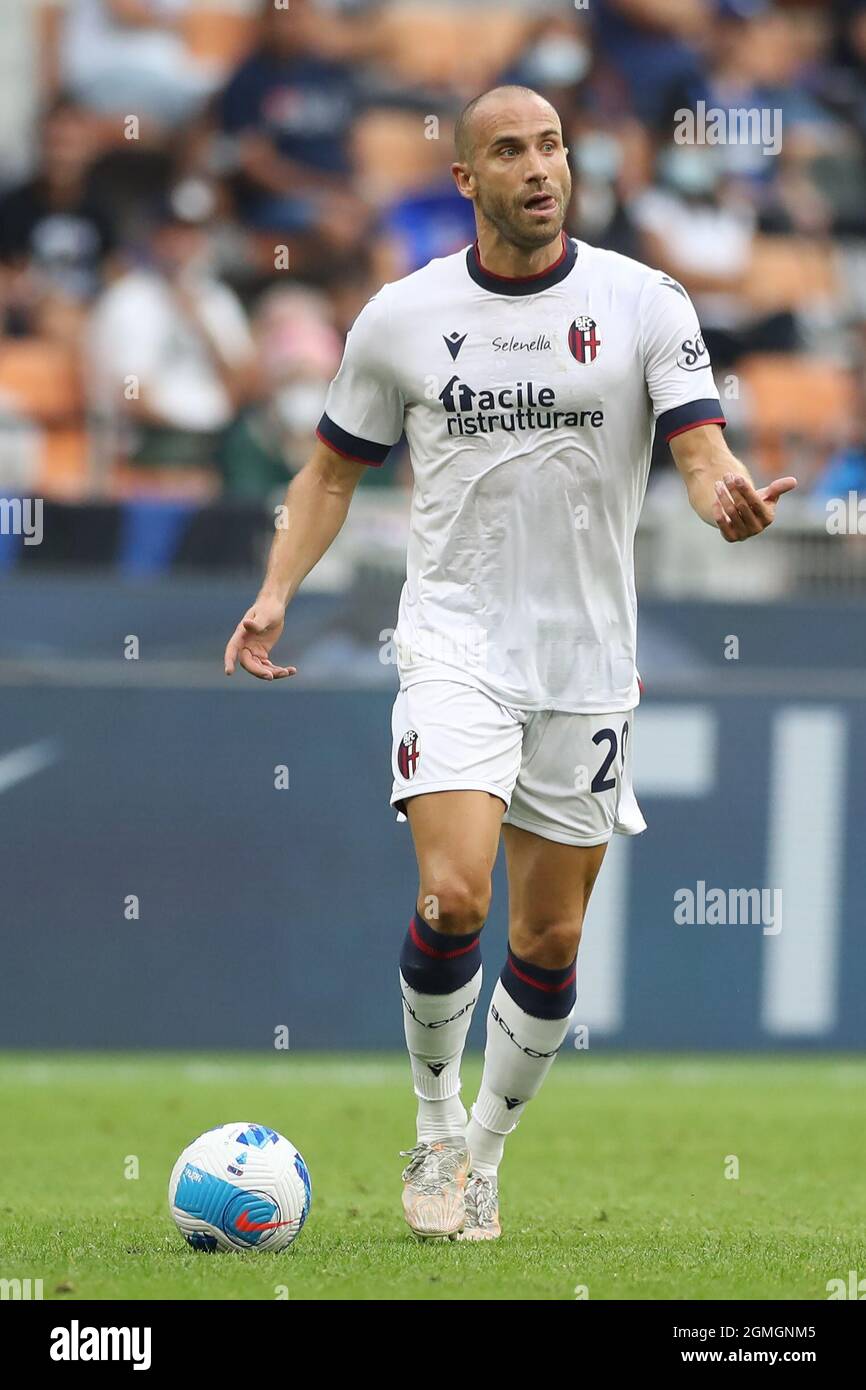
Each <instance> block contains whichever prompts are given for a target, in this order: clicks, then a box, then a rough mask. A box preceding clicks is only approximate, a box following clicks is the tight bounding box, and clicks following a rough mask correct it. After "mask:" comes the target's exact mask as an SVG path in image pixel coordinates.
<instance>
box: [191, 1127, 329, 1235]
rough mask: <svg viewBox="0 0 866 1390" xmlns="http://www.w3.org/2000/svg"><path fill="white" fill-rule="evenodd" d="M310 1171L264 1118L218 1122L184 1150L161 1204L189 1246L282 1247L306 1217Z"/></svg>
mask: <svg viewBox="0 0 866 1390" xmlns="http://www.w3.org/2000/svg"><path fill="white" fill-rule="evenodd" d="M311 1198H312V1188H311V1186H310V1174H309V1173H308V1171H307V1165H306V1163H305V1162H304V1160H303V1159H302V1158H301V1155H300V1154H299V1153H298V1151H297V1149H296V1148H295V1146H294V1144H290V1143H289V1141H288V1139H284V1138H283V1136H282V1135H281V1134H277V1131H276V1130H275V1129H268V1128H267V1126H266V1125H254V1124H249V1123H247V1122H246V1121H243V1122H239V1123H237V1124H231V1125H218V1126H217V1127H216V1129H209V1130H208V1131H207V1133H206V1134H203V1135H202V1136H201V1138H199V1139H195V1140H193V1142H192V1143H191V1144H189V1145H188V1146H187V1148H185V1149H184V1151H183V1153H182V1154H181V1156H180V1158H179V1159H178V1160H177V1163H176V1164H175V1165H174V1168H173V1169H172V1173H171V1178H170V1179H169V1184H168V1204H169V1207H170V1208H171V1214H172V1216H173V1217H174V1219H175V1221H176V1223H177V1225H178V1228H179V1229H180V1231H181V1233H182V1234H183V1235H184V1236H186V1239H187V1240H188V1241H189V1243H190V1245H191V1246H192V1247H193V1249H194V1250H285V1249H286V1248H287V1247H288V1246H289V1245H291V1243H292V1241H293V1240H295V1238H296V1237H297V1235H298V1234H299V1232H300V1230H301V1227H302V1226H303V1224H304V1222H305V1221H306V1219H307V1215H308V1213H309V1210H310V1201H311Z"/></svg>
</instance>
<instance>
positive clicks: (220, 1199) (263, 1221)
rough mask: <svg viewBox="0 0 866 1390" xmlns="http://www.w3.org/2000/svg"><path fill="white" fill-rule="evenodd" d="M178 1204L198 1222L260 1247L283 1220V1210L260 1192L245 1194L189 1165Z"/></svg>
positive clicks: (175, 1203)
mask: <svg viewBox="0 0 866 1390" xmlns="http://www.w3.org/2000/svg"><path fill="white" fill-rule="evenodd" d="M174 1205H175V1206H176V1207H177V1208H178V1210H180V1211H183V1212H186V1214H187V1215H188V1216H192V1217H193V1218H194V1219H195V1220H196V1221H206V1222H207V1224H208V1225H209V1226H217V1227H219V1229H220V1230H223V1231H225V1233H226V1235H227V1236H230V1237H231V1238H232V1239H233V1240H239V1241H242V1242H243V1244H244V1245H257V1244H258V1242H259V1241H260V1240H262V1238H263V1237H264V1236H265V1235H267V1233H268V1232H269V1231H272V1230H273V1229H274V1227H275V1226H281V1225H283V1224H287V1223H283V1222H282V1221H280V1219H279V1217H280V1213H279V1208H278V1207H277V1205H276V1203H275V1202H273V1201H272V1200H271V1198H270V1197H264V1196H262V1194H261V1193H260V1192H244V1190H243V1189H242V1188H240V1187H235V1186H234V1184H233V1183H230V1182H225V1181H224V1180H223V1179H222V1178H215V1177H214V1176H213V1174H212V1173H205V1172H203V1171H202V1169H201V1168H197V1167H196V1166H195V1164H194V1163H187V1164H186V1166H185V1168H184V1170H183V1172H182V1173H181V1175H180V1181H179V1183H178V1185H177V1191H176V1192H175V1196H174Z"/></svg>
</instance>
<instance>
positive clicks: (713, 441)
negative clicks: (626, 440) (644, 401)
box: [670, 424, 797, 541]
mask: <svg viewBox="0 0 866 1390" xmlns="http://www.w3.org/2000/svg"><path fill="white" fill-rule="evenodd" d="M670 450H671V453H672V454H673V456H674V462H675V463H676V466H677V468H678V469H679V471H680V474H681V475H682V478H683V481H684V482H685V485H686V488H687V490H688V494H689V501H690V503H691V504H692V507H693V508H694V510H695V511H696V512H697V514H698V516H699V517H700V518H701V520H702V521H706V522H707V524H708V525H709V526H716V527H718V529H719V530H720V531H721V533H722V535H723V536H724V538H725V540H726V541H746V540H748V539H749V537H750V536H759V535H760V534H761V532H762V531H766V529H767V527H768V526H770V525H772V523H773V520H774V519H775V516H776V506H777V503H778V501H779V498H780V497H782V496H783V495H784V494H785V493H786V492H790V491H791V490H792V488H795V487H796V486H797V479H796V478H790V477H788V478H776V479H775V481H774V482H772V483H769V484H768V486H767V487H761V488H756V487H755V485H754V482H753V481H752V479H751V477H750V476H749V471H748V469H747V468H746V466H745V464H742V463H740V461H739V460H738V459H736V458H735V457H734V455H733V454H732V453H731V451H730V449H729V448H728V446H727V444H726V443H725V438H724V435H723V434H722V431H721V429H720V427H719V426H718V425H717V424H706V425H696V426H695V428H694V429H690V430H686V431H684V432H683V433H682V434H677V435H676V436H675V437H674V438H672V439H671V440H670Z"/></svg>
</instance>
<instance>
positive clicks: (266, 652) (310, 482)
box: [225, 441, 367, 681]
mask: <svg viewBox="0 0 866 1390" xmlns="http://www.w3.org/2000/svg"><path fill="white" fill-rule="evenodd" d="M366 467H367V465H366V464H365V463H357V462H355V460H354V459H347V458H341V456H340V455H339V454H337V453H335V452H334V450H333V449H331V448H329V446H328V445H327V444H324V443H322V442H321V441H319V442H318V443H317V444H316V447H315V449H314V450H313V453H312V455H311V457H310V459H309V462H308V463H307V464H306V465H305V466H304V467H303V468H302V469H301V471H300V473H298V474H297V475H296V477H294V478H293V479H292V481H291V483H290V484H289V487H288V490H287V492H286V500H285V505H284V507H283V509H282V511H281V513H280V521H281V524H280V525H279V526H278V527H277V529H276V532H275V534H274V539H273V542H272V544H271V553H270V556H269V557H268V567H267V570H266V572H265V577H264V580H263V581H262V586H261V588H260V589H259V592H258V597H257V598H256V601H255V603H254V604H253V605H252V607H251V608H249V609H247V611H246V613H245V614H244V616H243V617H242V618H241V620H240V622H239V623H238V625H237V627H236V628H235V630H234V632H233V633H232V635H231V637H230V638H229V642H228V645H227V647H226V653H225V671H226V675H227V676H231V675H233V674H234V670H235V666H236V665H237V663H238V662H240V664H241V666H242V667H243V668H244V670H245V671H249V673H250V675H251V676H258V677H259V679H260V680H264V681H273V680H281V679H283V678H284V677H286V676H293V675H294V674H295V671H296V669H297V668H296V667H294V666H275V665H274V663H273V662H272V661H271V659H270V651H271V648H272V647H273V645H274V643H275V642H276V641H277V639H278V638H279V636H280V633H281V632H282V630H283V621H284V619H285V614H286V609H287V607H288V605H289V603H290V602H291V600H292V599H293V598H294V596H295V594H296V593H297V591H298V589H299V588H300V585H301V581H302V580H304V579H305V578H306V577H307V575H308V574H309V573H310V570H311V569H313V568H314V566H315V565H317V564H318V563H319V561H320V560H321V558H322V556H323V555H324V554H325V551H326V550H328V548H329V547H330V545H331V543H332V541H333V540H334V538H335V537H336V536H337V534H338V532H339V531H340V528H341V527H342V525H343V522H344V521H345V520H346V517H347V515H348V512H349V504H350V503H351V501H352V495H353V493H354V491H355V488H356V487H357V485H358V482H359V481H360V479H361V476H362V474H363V472H364V469H365V468H366Z"/></svg>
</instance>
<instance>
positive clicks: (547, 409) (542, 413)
mask: <svg viewBox="0 0 866 1390" xmlns="http://www.w3.org/2000/svg"><path fill="white" fill-rule="evenodd" d="M439 400H440V401H441V402H442V407H443V409H444V411H445V416H446V422H447V426H448V434H449V436H454V435H455V434H456V435H468V434H494V433H495V432H496V431H497V430H506V431H507V432H508V433H509V434H514V433H516V432H517V431H519V430H558V429H578V428H580V427H584V428H586V427H587V426H591V427H592V428H593V429H598V427H599V426H600V425H603V424H604V411H603V410H557V409H556V392H555V390H554V389H553V387H552V386H537V385H536V383H535V382H534V381H517V382H515V384H514V385H513V386H503V387H501V388H500V389H499V390H498V391H494V390H491V389H489V388H487V389H482V390H478V391H476V390H474V389H473V387H471V386H470V385H469V384H468V382H465V381H461V380H460V378H459V377H457V376H452V378H451V380H450V381H449V382H447V383H446V385H445V387H444V389H443V390H442V391H440V393H439Z"/></svg>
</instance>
